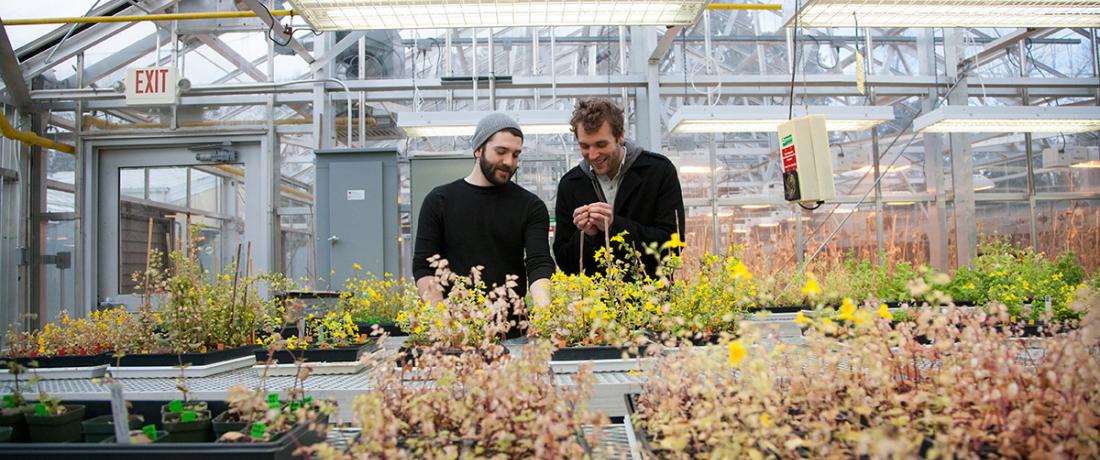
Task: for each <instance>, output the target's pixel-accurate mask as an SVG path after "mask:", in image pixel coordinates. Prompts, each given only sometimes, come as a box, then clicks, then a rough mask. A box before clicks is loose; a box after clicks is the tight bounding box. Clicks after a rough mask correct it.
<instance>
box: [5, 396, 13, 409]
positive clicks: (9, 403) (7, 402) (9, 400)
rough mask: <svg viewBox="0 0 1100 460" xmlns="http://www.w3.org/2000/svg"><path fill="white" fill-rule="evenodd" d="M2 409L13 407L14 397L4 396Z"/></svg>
mask: <svg viewBox="0 0 1100 460" xmlns="http://www.w3.org/2000/svg"><path fill="white" fill-rule="evenodd" d="M4 407H15V396H13V395H4Z"/></svg>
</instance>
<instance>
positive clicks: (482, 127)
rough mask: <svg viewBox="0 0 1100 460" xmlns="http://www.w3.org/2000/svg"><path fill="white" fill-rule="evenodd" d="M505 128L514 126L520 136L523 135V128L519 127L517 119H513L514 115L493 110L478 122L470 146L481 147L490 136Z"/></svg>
mask: <svg viewBox="0 0 1100 460" xmlns="http://www.w3.org/2000/svg"><path fill="white" fill-rule="evenodd" d="M505 128H514V129H515V130H516V131H519V132H520V134H521V135H520V137H521V138H522V137H523V136H522V133H523V130H522V129H520V128H519V123H516V120H513V119H512V117H509V116H508V115H505V114H503V113H500V112H493V113H490V114H488V115H486V116H485V118H482V119H481V121H479V122H478V123H477V130H476V131H474V137H472V138H470V148H473V149H475V150H476V149H477V148H478V147H481V145H482V144H484V143H485V141H487V140H489V138H490V137H493V134H496V133H497V132H499V131H500V130H502V129H505Z"/></svg>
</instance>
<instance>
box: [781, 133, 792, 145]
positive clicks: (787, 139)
mask: <svg viewBox="0 0 1100 460" xmlns="http://www.w3.org/2000/svg"><path fill="white" fill-rule="evenodd" d="M793 143H794V136H793V135H791V134H788V135H786V136H783V143H782V144H780V146H781V147H787V146H789V145H791V144H793Z"/></svg>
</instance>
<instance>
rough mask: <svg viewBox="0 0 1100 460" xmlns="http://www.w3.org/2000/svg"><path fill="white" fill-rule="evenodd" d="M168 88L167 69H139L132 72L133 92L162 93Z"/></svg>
mask: <svg viewBox="0 0 1100 460" xmlns="http://www.w3.org/2000/svg"><path fill="white" fill-rule="evenodd" d="M167 88H168V69H141V70H138V71H136V72H134V92H135V93H137V94H148V93H163V92H166V91H167Z"/></svg>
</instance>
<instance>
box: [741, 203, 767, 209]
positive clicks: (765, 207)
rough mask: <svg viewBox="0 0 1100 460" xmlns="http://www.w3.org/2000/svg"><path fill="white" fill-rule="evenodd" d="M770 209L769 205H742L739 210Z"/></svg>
mask: <svg viewBox="0 0 1100 460" xmlns="http://www.w3.org/2000/svg"><path fill="white" fill-rule="evenodd" d="M770 207H772V205H770V204H743V205H741V209H768V208H770Z"/></svg>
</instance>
